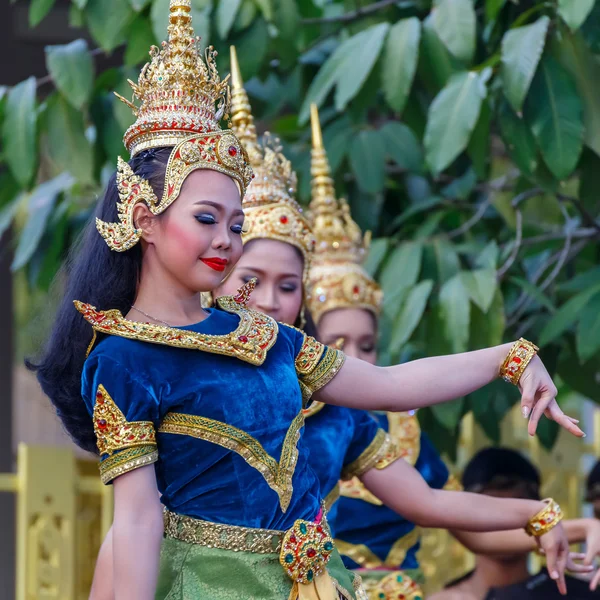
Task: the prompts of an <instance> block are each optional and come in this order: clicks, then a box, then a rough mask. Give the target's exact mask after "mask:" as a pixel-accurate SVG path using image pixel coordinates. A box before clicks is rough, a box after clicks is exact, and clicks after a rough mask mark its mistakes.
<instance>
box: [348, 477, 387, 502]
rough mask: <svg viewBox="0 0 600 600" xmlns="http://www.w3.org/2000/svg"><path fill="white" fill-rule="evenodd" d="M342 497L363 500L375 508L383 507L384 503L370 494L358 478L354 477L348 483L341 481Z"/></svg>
mask: <svg viewBox="0 0 600 600" xmlns="http://www.w3.org/2000/svg"><path fill="white" fill-rule="evenodd" d="M340 496H342V497H344V498H354V500H362V501H363V502H368V503H369V504H374V505H375V506H381V505H382V504H383V502H382V501H381V500H380V499H379V498H377V497H376V496H375V494H373V493H372V492H370V491H369V490H368V489H367V488H366V487H365V486H364V484H363V482H362V481H361V480H360V479H359V478H358V477H353V478H352V479H349V480H348V481H340Z"/></svg>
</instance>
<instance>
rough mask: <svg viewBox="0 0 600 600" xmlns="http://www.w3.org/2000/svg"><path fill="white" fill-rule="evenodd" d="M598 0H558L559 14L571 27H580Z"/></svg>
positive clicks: (573, 28)
mask: <svg viewBox="0 0 600 600" xmlns="http://www.w3.org/2000/svg"><path fill="white" fill-rule="evenodd" d="M595 2H596V0H576V1H574V0H558V14H559V15H560V16H561V17H562V18H563V20H564V22H565V23H566V24H567V25H568V26H569V28H570V29H572V30H575V29H579V27H581V25H583V22H584V21H585V20H586V19H587V17H588V15H589V14H590V11H591V10H592V8H594V4H595Z"/></svg>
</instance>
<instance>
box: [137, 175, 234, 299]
mask: <svg viewBox="0 0 600 600" xmlns="http://www.w3.org/2000/svg"><path fill="white" fill-rule="evenodd" d="M138 206H139V207H140V209H139V211H138V216H139V218H137V220H136V222H137V223H138V227H141V228H142V229H143V231H144V234H143V240H144V242H145V253H144V261H148V262H149V263H151V264H152V265H153V266H154V267H158V268H159V270H160V271H161V272H162V273H163V274H165V275H166V278H165V279H166V281H165V284H166V285H169V284H171V285H178V286H180V287H183V288H184V289H186V290H188V291H190V292H192V293H197V292H201V291H209V290H213V289H214V288H215V287H217V286H218V285H219V284H220V283H221V282H222V281H223V279H224V278H225V277H226V276H227V274H228V273H229V272H230V271H231V270H232V269H233V267H234V265H235V263H236V262H237V261H238V260H239V258H240V256H241V254H242V237H241V234H242V227H243V223H244V213H243V212H242V205H241V198H240V193H239V191H238V188H237V186H236V184H235V182H234V181H233V179H231V178H230V177H228V176H226V175H223V174H222V173H219V172H217V171H211V170H208V169H202V170H198V171H194V172H193V173H191V174H190V175H189V176H188V177H187V179H186V180H185V182H184V184H183V186H182V189H181V193H180V195H179V197H178V198H177V200H175V202H173V204H172V205H171V206H169V208H167V210H166V211H165V212H164V213H163V214H162V215H160V216H159V217H153V216H152V215H151V213H150V212H149V211H148V209H147V207H143V206H141V205H138ZM137 209H138V207H136V210H137ZM134 217H136V213H135V212H134Z"/></svg>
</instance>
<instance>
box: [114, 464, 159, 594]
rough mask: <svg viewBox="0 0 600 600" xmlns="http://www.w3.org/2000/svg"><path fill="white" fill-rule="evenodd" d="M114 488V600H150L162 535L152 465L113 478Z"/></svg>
mask: <svg viewBox="0 0 600 600" xmlns="http://www.w3.org/2000/svg"><path fill="white" fill-rule="evenodd" d="M114 486H115V519H114V523H113V572H114V587H115V600H154V594H155V591H156V582H157V578H158V563H159V558H160V545H161V541H162V535H163V517H162V509H161V505H160V500H159V497H158V491H157V485H156V475H155V472H154V465H147V466H144V467H139V468H138V469H136V470H135V471H131V472H129V473H126V474H125V475H121V476H120V477H117V478H116V479H115V480H114Z"/></svg>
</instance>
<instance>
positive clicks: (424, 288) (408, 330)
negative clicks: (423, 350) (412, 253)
mask: <svg viewBox="0 0 600 600" xmlns="http://www.w3.org/2000/svg"><path fill="white" fill-rule="evenodd" d="M432 289H433V281H430V280H428V281H421V282H419V283H418V284H417V285H416V286H415V287H414V288H412V289H411V290H410V292H409V293H408V296H407V297H406V300H405V301H404V304H403V305H402V308H401V309H400V312H399V313H398V317H397V318H396V320H395V322H394V331H393V333H392V340H391V342H390V352H391V353H392V354H397V353H398V352H400V350H401V349H402V346H404V344H406V342H408V340H409V339H410V336H411V335H412V334H413V331H414V330H415V329H416V328H417V325H418V324H419V322H420V321H421V318H422V316H423V313H424V312H425V307H426V306H427V300H428V299H429V296H430V294H431V290H432Z"/></svg>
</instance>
